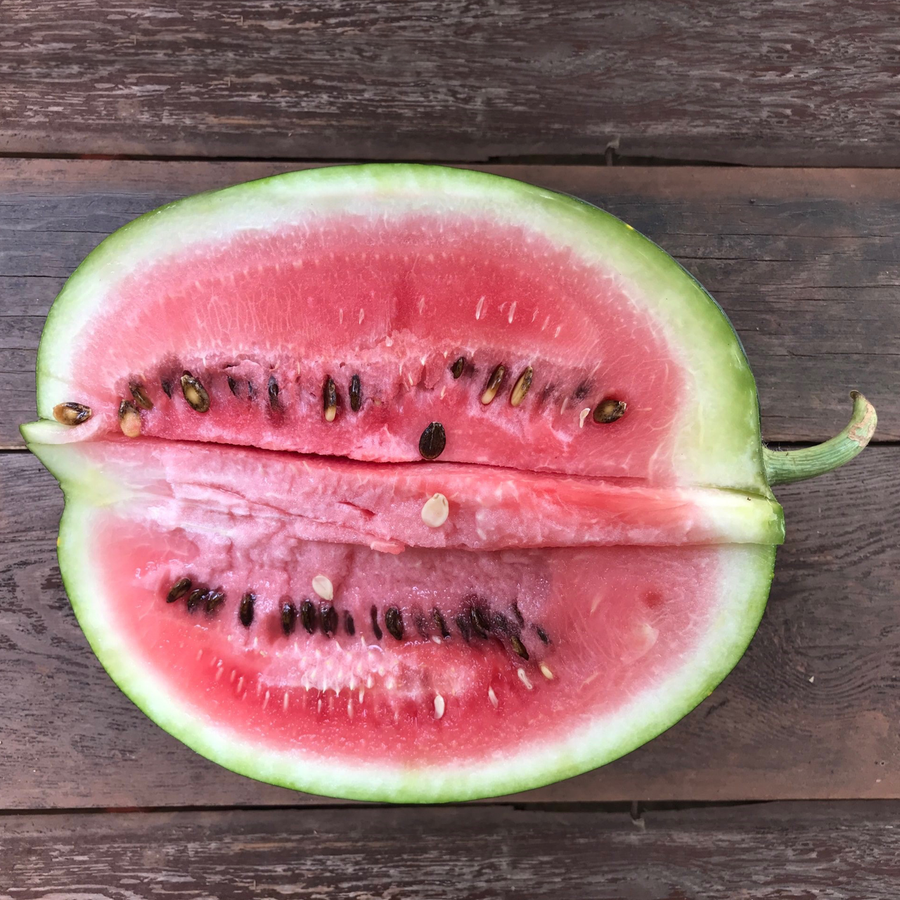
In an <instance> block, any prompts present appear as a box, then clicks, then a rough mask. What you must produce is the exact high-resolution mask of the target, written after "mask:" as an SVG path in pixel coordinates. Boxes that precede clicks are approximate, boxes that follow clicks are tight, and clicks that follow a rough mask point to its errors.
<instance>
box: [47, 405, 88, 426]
mask: <svg viewBox="0 0 900 900" xmlns="http://www.w3.org/2000/svg"><path fill="white" fill-rule="evenodd" d="M92 415H93V412H92V411H91V408H90V407H89V406H85V405H84V404H83V403H57V404H56V406H54V407H53V418H54V419H56V421H57V422H59V423H61V424H62V425H81V424H82V423H83V422H87V420H88V419H89V418H90V417H91V416H92Z"/></svg>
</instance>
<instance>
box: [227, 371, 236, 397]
mask: <svg viewBox="0 0 900 900" xmlns="http://www.w3.org/2000/svg"><path fill="white" fill-rule="evenodd" d="M226 377H227V381H228V390H229V391H231V393H232V394H234V396H235V397H237V395H238V392H237V382H236V381H235V380H234V379H233V378H232V377H231V376H230V375H228V376H226Z"/></svg>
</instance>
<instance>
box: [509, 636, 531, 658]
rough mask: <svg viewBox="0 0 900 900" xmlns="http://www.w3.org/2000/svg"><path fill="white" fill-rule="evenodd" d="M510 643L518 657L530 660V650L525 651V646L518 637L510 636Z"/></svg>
mask: <svg viewBox="0 0 900 900" xmlns="http://www.w3.org/2000/svg"><path fill="white" fill-rule="evenodd" d="M509 643H510V645H511V646H512V648H513V650H514V651H515V653H516V655H518V656H521V657H522V659H526V660H527V659H528V650H526V649H525V645H524V644H523V643H522V641H521V640H520V639H519V637H518V635H515V634H512V635H510V637H509Z"/></svg>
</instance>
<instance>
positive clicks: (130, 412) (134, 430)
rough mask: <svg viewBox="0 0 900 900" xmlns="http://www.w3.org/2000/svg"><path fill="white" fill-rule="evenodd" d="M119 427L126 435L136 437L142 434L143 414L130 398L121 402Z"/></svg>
mask: <svg viewBox="0 0 900 900" xmlns="http://www.w3.org/2000/svg"><path fill="white" fill-rule="evenodd" d="M119 428H121V429H122V434H124V435H125V437H130V438H135V437H140V434H141V414H140V413H139V412H138V409H137V407H136V406H135V405H134V404H133V403H131V402H130V401H128V400H123V401H122V402H121V403H120V404H119Z"/></svg>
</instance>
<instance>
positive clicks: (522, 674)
mask: <svg viewBox="0 0 900 900" xmlns="http://www.w3.org/2000/svg"><path fill="white" fill-rule="evenodd" d="M517 674H518V676H519V681H521V682H522V684H524V685H525V687H527V688H528V690H529V691H530V690H531V689H532V688H533V687H534V685H533V684H532V683H531V681H530V679H529V678H528V676H527V675H526V674H525V670H524V669H522V668H519V669H518V670H517Z"/></svg>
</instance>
